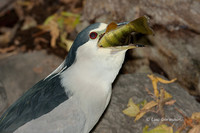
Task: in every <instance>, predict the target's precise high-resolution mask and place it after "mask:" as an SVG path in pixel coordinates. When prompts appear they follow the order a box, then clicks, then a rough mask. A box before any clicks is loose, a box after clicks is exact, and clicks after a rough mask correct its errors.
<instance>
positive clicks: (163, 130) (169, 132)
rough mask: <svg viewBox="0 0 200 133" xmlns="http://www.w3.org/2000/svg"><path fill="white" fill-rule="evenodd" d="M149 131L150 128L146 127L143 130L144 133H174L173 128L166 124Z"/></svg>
mask: <svg viewBox="0 0 200 133" xmlns="http://www.w3.org/2000/svg"><path fill="white" fill-rule="evenodd" d="M148 129H149V126H147V125H146V126H145V127H144V128H143V133H173V128H172V127H168V126H167V125H165V124H162V125H159V126H157V127H155V128H154V129H152V130H150V131H148Z"/></svg>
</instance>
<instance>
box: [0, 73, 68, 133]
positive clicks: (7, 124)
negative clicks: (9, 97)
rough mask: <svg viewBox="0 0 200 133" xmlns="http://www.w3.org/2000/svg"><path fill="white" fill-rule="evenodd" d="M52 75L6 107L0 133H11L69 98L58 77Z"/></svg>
mask: <svg viewBox="0 0 200 133" xmlns="http://www.w3.org/2000/svg"><path fill="white" fill-rule="evenodd" d="M53 76H54V77H53ZM52 77H53V78H51V77H49V78H48V79H46V80H41V81H40V82H38V83H37V84H35V85H34V86H33V87H32V88H30V89H29V90H28V91H27V92H26V93H25V94H24V95H23V96H22V97H20V98H19V99H18V100H17V101H16V102H15V103H14V104H13V105H11V106H10V107H9V108H8V110H7V111H6V112H5V113H4V114H3V115H2V116H1V118H0V132H1V133H12V132H14V131H15V130H16V129H17V128H19V127H21V126H22V125H24V124H25V123H27V122H29V121H31V120H33V119H36V118H38V117H40V116H42V115H44V114H46V113H48V112H50V111H51V110H53V109H54V108H55V107H57V106H58V105H59V104H61V103H63V102H64V101H66V100H67V99H69V94H66V92H65V90H64V88H63V87H62V86H61V84H60V77H59V76H55V75H52Z"/></svg>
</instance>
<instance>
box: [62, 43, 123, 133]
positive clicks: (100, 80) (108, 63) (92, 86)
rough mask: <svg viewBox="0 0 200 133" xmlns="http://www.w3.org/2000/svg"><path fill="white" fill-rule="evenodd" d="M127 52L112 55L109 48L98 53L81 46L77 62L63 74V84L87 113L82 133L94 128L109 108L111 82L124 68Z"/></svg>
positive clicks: (98, 50)
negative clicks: (122, 67) (107, 107)
mask: <svg viewBox="0 0 200 133" xmlns="http://www.w3.org/2000/svg"><path fill="white" fill-rule="evenodd" d="M84 45H87V44H84ZM102 50H103V51H102ZM91 51H92V52H95V53H92V52H91ZM125 52H126V51H120V52H118V53H111V50H110V49H97V50H96V51H95V50H94V49H92V50H90V48H88V47H85V46H81V47H80V48H79V49H78V51H77V57H76V58H77V59H76V61H75V63H74V64H73V65H72V66H71V67H70V68H68V69H67V70H66V71H65V72H63V73H62V85H63V86H64V87H66V88H70V90H71V91H72V92H73V96H75V99H76V100H77V101H78V102H79V107H80V108H81V110H82V111H83V112H84V115H85V118H86V123H85V129H84V132H83V133H88V132H89V131H90V130H91V129H92V128H93V127H94V125H95V124H96V123H97V121H98V120H99V118H100V117H101V115H102V114H103V112H104V110H105V108H106V106H107V105H108V103H109V101H110V96H111V86H112V82H113V81H114V79H115V78H116V76H117V74H118V72H119V70H120V68H121V66H122V63H123V61H124V56H125ZM82 55H84V56H82Z"/></svg>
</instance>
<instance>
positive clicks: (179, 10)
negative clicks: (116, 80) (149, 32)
mask: <svg viewBox="0 0 200 133" xmlns="http://www.w3.org/2000/svg"><path fill="white" fill-rule="evenodd" d="M199 9H200V2H199V1H197V0H176V1H174V0H167V1H166V0H162V1H152V0H134V1H133V0H123V1H121V0H112V1H111V0H101V1H99V0H86V2H85V6H84V14H83V15H84V18H85V19H86V20H88V21H89V22H90V21H94V20H101V22H102V20H104V22H110V21H124V20H126V21H130V20H133V19H134V18H137V17H138V16H141V15H144V14H146V15H148V16H150V17H151V18H152V23H153V24H160V25H164V26H166V27H167V28H168V29H169V30H171V31H173V30H178V29H181V28H189V29H192V30H194V31H196V32H200V27H199V26H198V25H200V21H199V20H200V11H199ZM98 22H99V21H98Z"/></svg>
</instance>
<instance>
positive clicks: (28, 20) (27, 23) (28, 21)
mask: <svg viewBox="0 0 200 133" xmlns="http://www.w3.org/2000/svg"><path fill="white" fill-rule="evenodd" d="M36 25H37V22H36V20H35V19H34V18H33V17H31V16H26V17H25V20H24V23H23V26H22V27H21V30H27V29H30V28H32V27H35V26H36Z"/></svg>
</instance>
